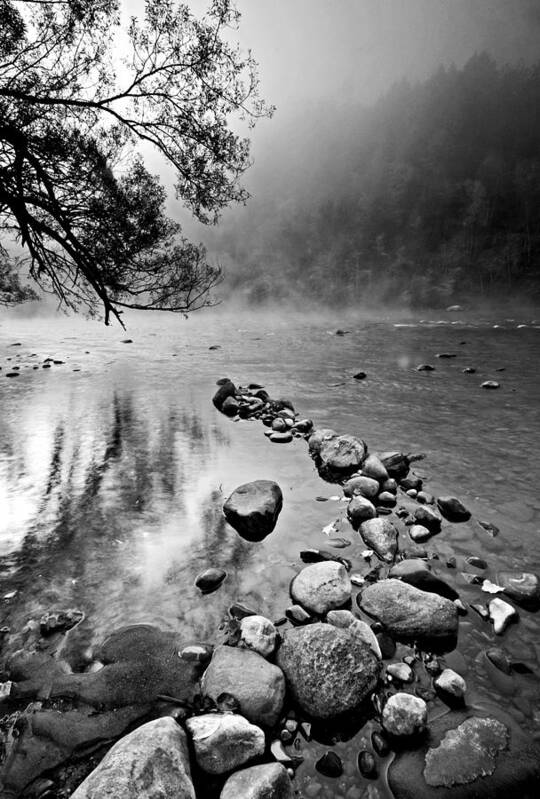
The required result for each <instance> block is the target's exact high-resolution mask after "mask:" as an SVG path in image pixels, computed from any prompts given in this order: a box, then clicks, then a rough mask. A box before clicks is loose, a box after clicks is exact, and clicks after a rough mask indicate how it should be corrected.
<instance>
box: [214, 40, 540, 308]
mask: <svg viewBox="0 0 540 799" xmlns="http://www.w3.org/2000/svg"><path fill="white" fill-rule="evenodd" d="M319 111H320V109H319ZM340 113H341V117H339V115H337V117H336V118H334V119H330V118H329V117H330V116H331V114H330V111H329V112H328V114H327V116H326V118H325V117H324V114H323V115H322V116H321V114H320V113H319V116H318V117H317V114H315V115H314V117H313V119H308V120H305V121H304V125H306V126H310V130H311V137H312V138H311V141H312V145H313V142H315V143H316V142H317V141H318V142H319V150H318V152H317V148H315V153H314V152H313V150H312V154H311V160H310V163H309V167H308V168H307V170H306V167H305V166H304V167H303V170H304V171H302V170H301V169H300V167H299V168H298V169H296V170H295V168H294V166H293V164H292V160H294V159H292V160H290V161H289V163H288V165H287V166H286V167H285V168H284V167H282V168H281V170H282V171H281V173H280V174H278V175H276V174H274V175H273V176H272V175H270V174H269V175H268V176H267V177H268V186H267V189H268V190H267V191H265V190H264V188H261V189H260V190H259V191H258V192H255V196H254V198H253V199H252V201H251V202H250V204H249V206H248V208H247V209H246V210H245V211H244V213H243V214H238V213H237V214H236V215H232V216H229V217H228V218H226V220H225V222H224V224H222V225H221V226H220V228H219V229H218V230H217V231H216V235H215V238H214V241H213V244H212V248H213V249H214V250H215V252H216V253H219V256H220V257H221V259H222V261H223V263H224V265H225V267H226V272H227V275H228V277H227V283H226V289H227V290H228V291H230V292H231V293H232V294H235V295H239V294H240V295H242V296H243V297H244V298H245V299H246V300H247V301H248V302H249V303H257V302H262V301H266V300H269V299H276V300H280V299H282V298H285V297H291V298H294V297H306V296H309V297H313V298H314V299H318V300H324V301H325V302H327V303H328V302H336V303H342V302H344V301H347V302H358V301H362V302H376V301H381V302H395V303H396V304H399V305H403V304H407V305H410V306H411V307H428V306H429V307H439V306H444V305H448V304H450V303H452V302H465V303H466V302H467V301H468V300H469V299H471V297H475V298H476V297H479V296H483V297H491V298H492V297H497V296H499V297H500V296H505V297H506V296H508V295H509V294H515V295H516V296H527V297H529V298H530V299H540V64H536V65H535V66H525V65H521V66H510V65H504V66H502V65H498V64H497V63H496V62H495V61H494V60H493V59H492V58H491V57H490V56H489V55H487V54H485V53H482V54H476V55H475V56H474V57H472V58H471V59H470V60H469V61H468V62H467V63H466V64H465V66H464V67H463V68H462V69H457V68H455V67H450V68H442V67H441V68H440V69H439V70H438V71H437V72H436V73H435V74H434V75H432V77H431V78H430V79H428V80H427V81H425V82H423V83H420V84H417V85H411V84H410V83H408V82H406V81H403V82H401V83H399V84H397V85H395V86H394V87H393V88H392V89H391V90H390V91H389V92H388V93H387V94H386V95H385V96H384V97H382V98H381V99H380V100H379V101H378V102H377V104H376V105H375V106H373V107H372V108H369V109H353V108H347V109H346V110H344V109H343V107H342V109H341V112H340ZM306 130H307V127H306ZM332 130H333V131H334V132H333V133H332ZM298 138H299V137H298V135H297V137H296V147H297V150H298V151H299V152H298V158H299V159H300V158H301V149H302V143H301V142H300V143H299V142H298ZM312 145H311V146H312ZM294 146H295V143H294V142H292V143H291V147H293V149H294ZM308 150H309V147H308V145H307V144H306V152H307V151H308ZM299 170H300V171H299Z"/></svg>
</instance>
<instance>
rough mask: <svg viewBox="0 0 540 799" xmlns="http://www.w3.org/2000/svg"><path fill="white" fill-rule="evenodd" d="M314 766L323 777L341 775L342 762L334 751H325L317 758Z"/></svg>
mask: <svg viewBox="0 0 540 799" xmlns="http://www.w3.org/2000/svg"><path fill="white" fill-rule="evenodd" d="M315 768H316V769H317V771H318V772H320V773H321V774H324V776H325V777H341V775H342V774H343V763H342V762H341V758H340V757H339V756H338V755H336V753H335V752H326V753H325V754H324V755H323V756H322V757H321V758H320V759H319V760H317V762H316V763H315Z"/></svg>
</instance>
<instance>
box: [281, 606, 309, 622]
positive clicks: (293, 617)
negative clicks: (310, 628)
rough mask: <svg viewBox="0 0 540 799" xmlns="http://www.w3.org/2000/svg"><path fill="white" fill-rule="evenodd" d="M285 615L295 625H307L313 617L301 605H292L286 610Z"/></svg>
mask: <svg viewBox="0 0 540 799" xmlns="http://www.w3.org/2000/svg"><path fill="white" fill-rule="evenodd" d="M285 615H286V617H287V618H288V619H289V621H291V622H292V623H293V624H307V623H308V621H311V616H310V615H309V613H308V612H307V610H304V608H303V607H302V606H301V605H291V606H290V607H289V608H287V609H286V610H285Z"/></svg>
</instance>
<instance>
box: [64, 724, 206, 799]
mask: <svg viewBox="0 0 540 799" xmlns="http://www.w3.org/2000/svg"><path fill="white" fill-rule="evenodd" d="M71 796H72V799H155V797H160V796H162V797H166V796H174V797H175V799H195V791H194V789H193V784H192V782H191V774H190V768H189V752H188V746H187V741H186V734H185V732H184V731H183V729H182V728H181V727H180V726H179V725H178V724H177V723H176V721H174V720H173V719H171V718H161V719H156V720H155V721H149V722H148V723H147V724H143V725H142V727H139V728H138V729H136V730H134V732H131V733H130V734H129V735H126V737H125V738H122V739H121V740H120V741H118V743H116V744H115V745H114V746H113V747H112V749H109V751H108V752H107V754H106V755H105V757H104V758H103V760H102V761H101V763H100V764H99V765H98V767H97V768H96V769H95V770H94V771H92V773H91V774H89V776H88V777H87V778H86V779H85V780H84V782H83V783H81V785H79V787H78V788H77V790H76V791H75V792H74V793H72V794H71Z"/></svg>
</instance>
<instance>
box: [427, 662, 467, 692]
mask: <svg viewBox="0 0 540 799" xmlns="http://www.w3.org/2000/svg"><path fill="white" fill-rule="evenodd" d="M433 684H434V686H435V688H437V689H438V690H439V691H441V692H442V693H443V694H446V695H448V696H451V697H453V698H454V699H463V697H464V696H465V692H466V691H467V683H466V682H465V680H464V679H463V677H462V676H461V675H460V674H458V673H457V672H456V671H454V670H453V669H443V670H442V671H441V673H440V674H439V676H438V677H437V678H436V679H435V680H434V681H433Z"/></svg>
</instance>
